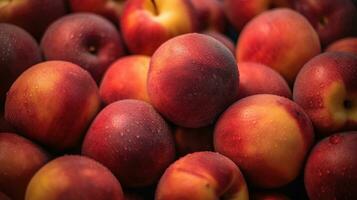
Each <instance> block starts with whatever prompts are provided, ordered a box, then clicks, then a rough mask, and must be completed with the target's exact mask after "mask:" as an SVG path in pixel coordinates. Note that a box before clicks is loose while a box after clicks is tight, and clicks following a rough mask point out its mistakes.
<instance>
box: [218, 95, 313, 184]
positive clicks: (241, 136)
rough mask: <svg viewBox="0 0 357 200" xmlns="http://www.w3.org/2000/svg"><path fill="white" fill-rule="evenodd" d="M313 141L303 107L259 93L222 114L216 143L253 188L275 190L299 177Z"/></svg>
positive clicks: (311, 128)
mask: <svg viewBox="0 0 357 200" xmlns="http://www.w3.org/2000/svg"><path fill="white" fill-rule="evenodd" d="M313 138H314V133H313V127H312V124H311V121H310V119H309V118H308V116H307V115H306V114H305V112H304V111H303V109H302V108H300V106H298V105H297V104H296V103H294V102H293V101H291V100H289V99H287V98H285V97H280V96H276V95H270V94H258V95H253V96H250V97H246V98H244V99H241V100H239V101H237V102H236V103H234V104H233V105H231V106H230V107H229V108H228V109H227V110H226V111H225V112H224V113H223V114H222V115H221V117H220V118H219V120H218V121H217V123H216V126H215V131H214V138H213V142H214V148H215V150H216V151H217V152H219V153H221V154H223V155H225V156H227V157H228V158H230V159H231V160H232V161H233V162H235V163H236V164H237V165H238V167H239V168H240V169H241V170H242V172H243V174H244V177H245V178H246V180H247V181H248V182H250V184H251V185H253V186H257V187H261V188H276V187H280V186H283V185H286V184H287V183H289V182H291V181H292V180H294V179H295V178H296V177H297V176H298V174H299V172H300V170H301V168H302V167H303V164H304V161H305V157H306V156H307V153H308V151H309V149H310V147H311V146H312V144H313Z"/></svg>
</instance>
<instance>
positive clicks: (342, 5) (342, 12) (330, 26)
mask: <svg viewBox="0 0 357 200" xmlns="http://www.w3.org/2000/svg"><path fill="white" fill-rule="evenodd" d="M294 7H295V8H294V9H295V10H297V11H298V12H300V13H302V14H303V15H304V16H305V17H306V18H307V19H308V20H309V22H310V23H311V24H312V26H313V27H314V28H315V30H316V31H317V33H318V35H319V38H320V41H321V44H322V46H324V47H326V46H327V45H329V44H331V43H332V42H334V41H336V40H338V39H341V38H344V37H349V36H356V34H357V26H356V24H357V8H356V6H355V5H353V2H352V1H351V0H338V1H335V0H299V1H295V6H294Z"/></svg>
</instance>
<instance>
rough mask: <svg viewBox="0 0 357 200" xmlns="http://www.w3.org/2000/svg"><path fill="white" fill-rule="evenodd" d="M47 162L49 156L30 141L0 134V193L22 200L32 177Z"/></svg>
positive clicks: (17, 136)
mask: <svg viewBox="0 0 357 200" xmlns="http://www.w3.org/2000/svg"><path fill="white" fill-rule="evenodd" d="M48 160H49V155H48V154H47V153H46V152H45V151H44V150H43V149H42V148H41V147H40V146H38V145H37V144H35V143H33V142H31V141H30V140H28V139H26V138H24V137H21V136H19V135H17V134H15V133H0V163H1V164H0V191H2V192H4V193H5V194H6V195H7V196H9V197H11V199H13V200H23V199H24V197H25V192H26V188H27V185H28V183H29V182H30V180H31V178H32V176H33V175H34V174H35V173H36V172H37V170H39V169H40V168H41V167H42V166H43V165H45V164H46V163H47V161H48ZM0 199H1V196H0ZM1 200H2V199H1Z"/></svg>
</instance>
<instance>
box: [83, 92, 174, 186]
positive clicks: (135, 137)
mask: <svg viewBox="0 0 357 200" xmlns="http://www.w3.org/2000/svg"><path fill="white" fill-rule="evenodd" d="M82 154H83V155H86V156H88V157H91V158H93V159H95V160H97V161H98V162H100V163H102V164H103V165H105V166H106V167H108V168H109V169H110V170H111V171H112V172H113V173H114V175H115V176H116V177H117V178H118V179H119V181H120V183H121V184H122V185H123V186H124V187H142V186H149V185H151V184H154V183H155V182H156V181H157V180H158V179H159V178H160V176H161V175H162V173H163V172H164V171H165V169H166V168H167V167H168V166H169V165H170V164H171V163H172V162H173V161H174V159H175V143H174V139H173V136H172V133H171V130H170V129H169V126H168V124H167V123H166V122H165V121H164V119H163V118H162V117H161V116H160V115H159V113H157V112H156V111H155V109H154V108H153V107H152V106H151V105H150V104H148V103H146V102H143V101H139V100H133V99H128V100H121V101H117V102H114V103H112V104H110V105H108V106H107V107H105V108H104V109H103V110H102V111H101V112H100V113H99V114H98V115H97V117H96V118H95V119H94V121H93V123H92V125H91V127H90V128H89V130H88V132H87V134H86V137H85V139H84V142H83V145H82Z"/></svg>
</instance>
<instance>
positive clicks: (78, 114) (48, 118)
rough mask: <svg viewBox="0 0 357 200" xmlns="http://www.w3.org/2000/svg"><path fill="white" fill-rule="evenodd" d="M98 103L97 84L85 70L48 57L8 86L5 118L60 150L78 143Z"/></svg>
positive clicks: (47, 144)
mask: <svg viewBox="0 0 357 200" xmlns="http://www.w3.org/2000/svg"><path fill="white" fill-rule="evenodd" d="M99 106H100V97H99V92H98V88H97V85H96V83H95V81H94V80H93V79H92V77H91V76H90V74H89V73H88V72H87V71H85V70H84V69H82V68H80V67H79V66H77V65H75V64H72V63H69V62H65V61H48V62H42V63H40V64H37V65H34V66H32V67H31V68H29V69H28V70H26V71H25V72H24V73H22V74H21V76H20V77H19V78H18V79H17V80H16V81H15V82H14V84H13V85H12V86H11V88H10V90H9V92H8V95H7V99H6V104H5V119H6V120H7V121H8V122H9V123H10V124H11V125H12V126H13V127H14V128H16V130H18V131H19V133H21V134H23V135H24V136H26V137H29V138H31V139H33V140H35V141H38V142H40V143H41V144H43V145H45V146H47V147H49V148H50V149H53V150H58V151H62V150H65V149H69V148H72V147H74V146H75V145H76V144H78V143H79V140H80V139H81V138H82V135H83V133H84V132H85V130H86V129H87V127H88V125H89V123H90V122H91V120H92V119H93V118H94V116H95V115H96V113H97V112H98V110H99Z"/></svg>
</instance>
